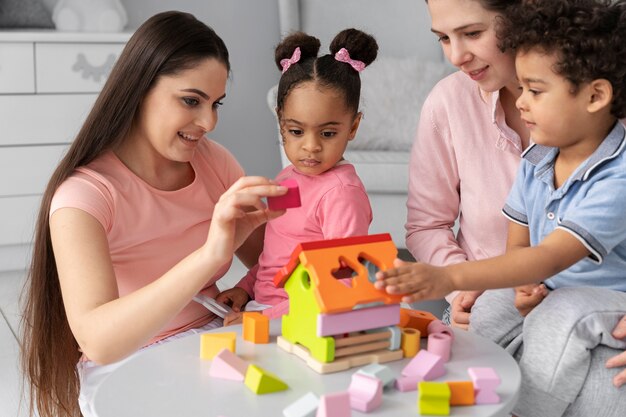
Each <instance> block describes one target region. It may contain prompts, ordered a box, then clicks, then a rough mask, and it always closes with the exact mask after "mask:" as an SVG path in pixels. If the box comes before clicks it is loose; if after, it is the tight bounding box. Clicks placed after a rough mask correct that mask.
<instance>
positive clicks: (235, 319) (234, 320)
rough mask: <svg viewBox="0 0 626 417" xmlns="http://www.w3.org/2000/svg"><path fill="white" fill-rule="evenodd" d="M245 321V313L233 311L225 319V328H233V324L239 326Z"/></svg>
mask: <svg viewBox="0 0 626 417" xmlns="http://www.w3.org/2000/svg"><path fill="white" fill-rule="evenodd" d="M242 321H243V313H241V312H239V311H233V312H232V313H229V314H227V315H226V317H224V326H231V325H233V324H239V323H241V322H242Z"/></svg>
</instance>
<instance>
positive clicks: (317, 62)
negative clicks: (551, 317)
mask: <svg viewBox="0 0 626 417" xmlns="http://www.w3.org/2000/svg"><path fill="white" fill-rule="evenodd" d="M296 48H300V60H299V61H298V62H297V63H296V64H294V65H291V66H290V67H289V69H288V70H287V71H285V72H284V73H283V75H282V76H281V77H280V81H279V83H278V93H277V96H276V112H277V114H278V117H279V119H280V118H281V114H282V110H283V106H284V104H285V99H286V98H287V95H288V94H289V92H290V91H291V90H292V89H293V88H295V87H297V86H298V85H300V84H302V83H304V82H307V81H314V82H316V83H317V84H318V85H319V86H321V87H327V88H331V89H333V90H335V91H339V92H341V93H342V94H343V97H344V99H345V105H346V107H347V108H348V110H351V111H354V113H355V114H356V113H357V111H358V108H359V99H360V97H361V77H360V76H359V73H358V72H357V71H356V70H354V69H353V68H352V66H350V65H348V64H346V63H343V62H340V61H337V60H336V59H335V54H336V53H337V52H338V51H339V50H340V49H341V48H346V49H347V50H348V53H349V54H350V58H351V59H354V60H359V61H362V62H363V63H364V64H365V65H366V66H367V65H369V64H371V63H372V62H373V61H374V60H375V59H376V55H377V54H378V44H377V43H376V40H375V39H374V38H373V37H372V36H371V35H368V34H367V33H365V32H362V31H360V30H358V29H344V30H342V31H341V32H339V33H338V34H337V35H336V36H335V38H334V39H333V40H332V42H331V43H330V47H329V49H330V54H327V55H322V56H320V57H318V56H317V53H318V51H319V49H320V41H319V39H317V38H316V37H314V36H311V35H307V34H306V33H303V32H295V33H292V34H291V35H288V36H287V37H286V38H285V39H283V41H282V42H281V43H280V44H279V45H278V46H277V47H276V50H275V53H274V58H275V61H276V66H277V67H278V69H279V70H281V71H282V70H283V67H282V65H281V64H280V61H281V60H283V59H289V58H291V56H292V55H293V52H294V50H295V49H296Z"/></svg>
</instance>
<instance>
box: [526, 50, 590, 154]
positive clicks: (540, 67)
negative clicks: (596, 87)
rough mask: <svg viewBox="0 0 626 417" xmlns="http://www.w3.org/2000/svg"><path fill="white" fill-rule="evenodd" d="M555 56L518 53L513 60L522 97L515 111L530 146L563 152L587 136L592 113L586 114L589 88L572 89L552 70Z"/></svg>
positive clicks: (540, 52)
mask: <svg viewBox="0 0 626 417" xmlns="http://www.w3.org/2000/svg"><path fill="white" fill-rule="evenodd" d="M556 62H557V57H556V55H555V54H546V53H544V52H543V51H540V50H536V49H533V50H530V51H528V52H520V53H518V55H517V59H516V68H517V74H518V77H519V83H520V85H521V88H522V94H521V96H520V97H519V98H518V100H517V103H516V105H517V108H518V109H519V110H520V112H521V116H522V120H524V122H525V123H526V126H527V127H528V129H529V130H530V136H531V139H532V140H533V142H535V143H538V144H541V145H546V146H557V147H559V148H564V147H568V146H572V145H575V144H576V143H578V142H580V141H582V140H583V138H585V137H587V136H588V135H589V133H590V132H589V130H590V127H591V126H595V125H594V123H593V122H592V121H591V113H590V112H589V110H588V105H589V103H590V98H589V97H590V96H589V94H588V89H589V86H588V85H587V84H582V85H580V86H579V87H578V91H576V92H575V89H574V86H573V85H572V84H571V83H570V82H569V81H568V80H567V79H565V78H564V77H563V76H562V75H559V74H557V73H556V72H554V70H553V69H552V68H554V65H555V64H556Z"/></svg>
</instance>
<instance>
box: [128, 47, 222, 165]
mask: <svg viewBox="0 0 626 417" xmlns="http://www.w3.org/2000/svg"><path fill="white" fill-rule="evenodd" d="M227 78H228V71H227V69H226V67H225V65H224V64H223V63H221V62H220V61H218V60H216V59H212V58H211V59H207V60H204V61H201V62H200V63H199V64H198V65H197V66H195V67H193V68H191V69H188V70H185V71H182V72H180V73H178V74H175V75H173V76H163V77H161V78H159V79H158V81H157V82H156V83H155V85H154V86H153V87H152V88H151V89H150V91H149V92H148V94H146V96H145V97H144V99H143V101H142V103H141V106H140V108H139V114H138V117H137V120H136V121H135V124H134V127H133V131H132V133H131V136H130V137H129V138H128V140H127V141H126V142H125V143H124V145H123V146H124V147H125V148H126V149H125V153H126V154H128V150H129V149H132V150H133V153H134V154H138V153H140V154H141V155H142V159H143V160H144V161H151V162H152V163H153V164H154V165H157V164H160V163H161V162H163V161H165V162H174V163H187V162H189V161H190V160H191V158H192V156H193V154H194V151H195V149H196V146H197V144H198V141H199V140H200V139H201V138H202V137H203V136H204V134H205V133H207V132H210V131H212V130H213V129H214V128H215V125H216V123H217V109H218V107H219V106H220V105H221V100H222V99H223V98H224V97H225V89H226V80H227Z"/></svg>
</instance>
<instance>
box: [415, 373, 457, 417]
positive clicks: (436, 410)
mask: <svg viewBox="0 0 626 417" xmlns="http://www.w3.org/2000/svg"><path fill="white" fill-rule="evenodd" d="M417 391H418V392H417V410H418V412H419V413H420V414H422V415H424V414H427V415H433V416H449V415H450V386H448V384H446V383H445V382H430V381H422V382H419V383H418V384H417Z"/></svg>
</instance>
